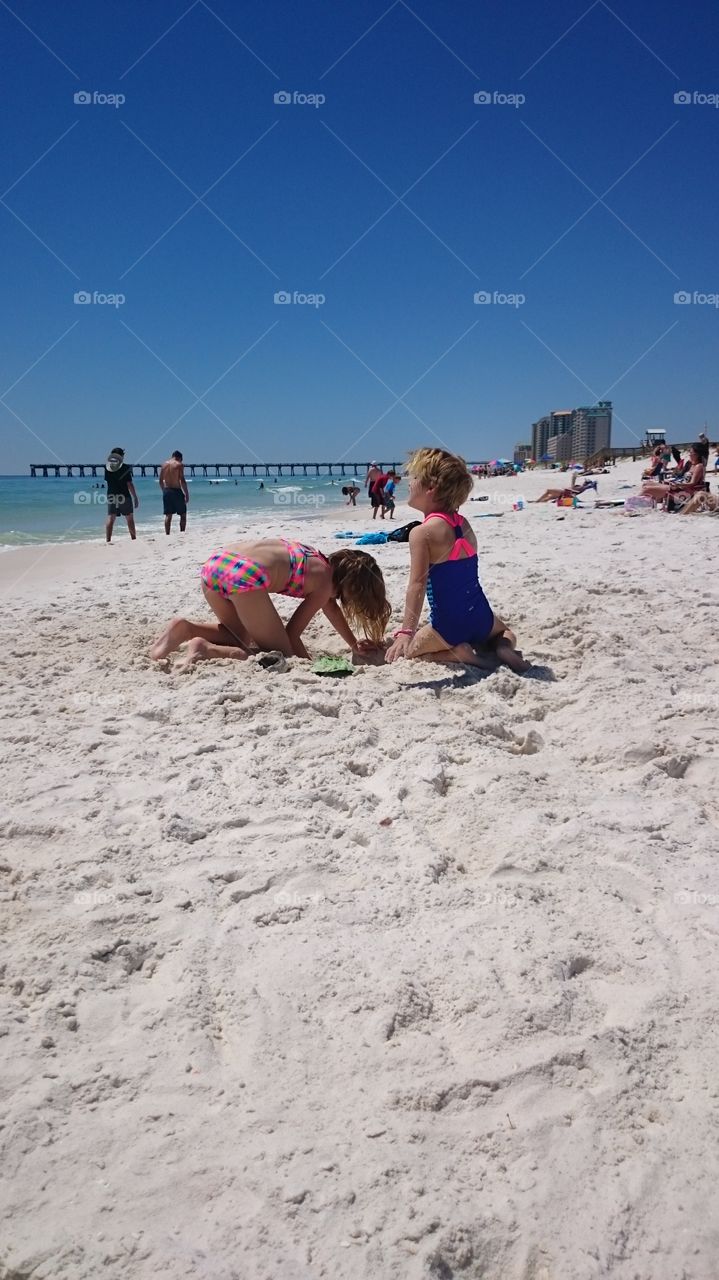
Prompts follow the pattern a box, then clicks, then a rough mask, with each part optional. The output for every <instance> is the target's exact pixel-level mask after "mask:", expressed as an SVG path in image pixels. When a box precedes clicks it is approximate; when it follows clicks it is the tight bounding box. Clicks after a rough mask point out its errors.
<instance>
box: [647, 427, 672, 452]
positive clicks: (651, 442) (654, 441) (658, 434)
mask: <svg viewBox="0 0 719 1280" xmlns="http://www.w3.org/2000/svg"><path fill="white" fill-rule="evenodd" d="M666 442H667V433H666V431H665V430H664V428H663V427H657V428H655V427H648V428H647V430H646V431H645V433H644V443H645V445H646V446H647V449H655V448H656V446H657V445H658V444H666Z"/></svg>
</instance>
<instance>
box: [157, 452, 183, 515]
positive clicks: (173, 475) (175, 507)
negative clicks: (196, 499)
mask: <svg viewBox="0 0 719 1280" xmlns="http://www.w3.org/2000/svg"><path fill="white" fill-rule="evenodd" d="M160 488H161V489H162V509H163V511H164V513H165V533H169V532H170V529H171V528H172V517H173V516H179V517H180V533H184V532H185V529H186V528H187V504H188V502H189V501H190V494H189V492H188V488H187V481H186V480H185V468H184V467H183V465H182V454H181V453H180V450H179V449H175V452H174V453H173V455H172V457H171V458H168V459H167V462H163V464H162V466H161V467H160Z"/></svg>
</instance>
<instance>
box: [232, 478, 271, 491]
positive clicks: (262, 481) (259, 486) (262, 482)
mask: <svg viewBox="0 0 719 1280" xmlns="http://www.w3.org/2000/svg"><path fill="white" fill-rule="evenodd" d="M235 484H237V481H236V480H235ZM264 487H265V482H264V480H260V483H259V484H258V486H257V488H258V489H264Z"/></svg>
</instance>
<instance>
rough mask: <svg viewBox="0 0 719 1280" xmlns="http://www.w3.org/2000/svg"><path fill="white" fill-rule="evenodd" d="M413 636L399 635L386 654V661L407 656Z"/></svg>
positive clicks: (393, 660) (394, 660)
mask: <svg viewBox="0 0 719 1280" xmlns="http://www.w3.org/2000/svg"><path fill="white" fill-rule="evenodd" d="M411 639H412V636H397V639H396V640H394V641H393V642H392V644H391V645H390V647H389V649H388V650H387V652H386V654H385V662H396V661H397V659H398V658H406V657H407V650H408V649H409V644H410V640H411Z"/></svg>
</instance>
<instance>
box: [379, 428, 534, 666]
mask: <svg viewBox="0 0 719 1280" xmlns="http://www.w3.org/2000/svg"><path fill="white" fill-rule="evenodd" d="M407 474H408V476H409V498H408V502H409V505H410V506H411V507H414V508H415V509H416V510H418V511H421V512H422V513H423V514H424V520H423V522H422V524H421V525H419V526H418V527H417V528H415V529H413V530H412V532H411V533H410V536H409V549H410V580H409V586H408V587H407V595H406V600H405V612H404V620H403V623H402V626H401V627H400V628H399V630H397V631H395V633H394V641H393V643H392V645H391V646H390V648H389V649H388V650H387V661H388V662H394V661H396V659H397V658H422V659H424V661H432V662H463V663H468V664H470V665H471V666H485V665H486V660H485V659H482V657H481V656H480V655H479V654H478V653H477V651H476V650H477V646H486V645H488V646H490V647H491V648H492V649H493V650H494V653H495V655H496V657H497V658H499V660H500V662H503V663H505V664H506V665H507V666H508V667H511V668H512V670H513V671H517V672H524V671H527V670H528V669H529V666H530V663H528V662H526V661H525V659H524V658H523V656H522V654H521V653H520V652H519V650H518V649H517V648H516V637H515V636H514V634H513V633H512V632H511V631H510V630H509V628H508V627H507V625H506V623H505V622H503V621H502V619H501V618H498V617H497V616H496V615H495V614H494V613H493V611H492V608H491V606H490V604H489V601H488V600H487V597H486V596H485V594H484V592H483V590H482V588H481V586H480V584H479V572H478V570H479V565H478V558H477V539H476V538H475V536H474V531H473V530H472V528H471V526H470V524H469V523H468V521H467V520H465V519H464V517H463V516H461V515H460V514H459V511H458V508H459V507H460V506H461V505H462V503H463V502H466V501H467V499H468V497H469V495H470V493H471V491H472V477H471V476H470V475H469V472H468V471H467V466H466V464H465V462H464V461H463V459H462V458H459V457H457V456H456V455H455V454H452V453H447V452H446V451H445V450H444V449H418V450H417V451H416V452H415V453H414V454H413V455H412V457H411V460H410V463H409V467H408V468H407ZM425 594H426V596H427V600H428V602H429V607H430V616H429V623H428V624H426V625H425V626H423V627H420V626H419V618H420V614H421V612H422V607H423V605H424V597H425Z"/></svg>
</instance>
